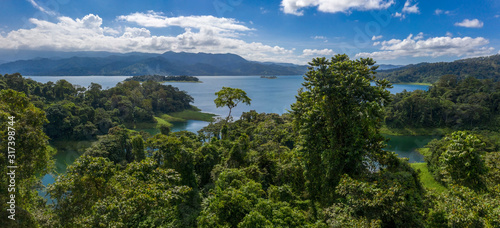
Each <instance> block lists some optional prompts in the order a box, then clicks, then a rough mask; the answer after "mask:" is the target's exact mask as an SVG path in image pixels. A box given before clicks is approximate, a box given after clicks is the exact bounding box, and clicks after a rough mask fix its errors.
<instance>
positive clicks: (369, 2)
mask: <svg viewBox="0 0 500 228" xmlns="http://www.w3.org/2000/svg"><path fill="white" fill-rule="evenodd" d="M392 4H394V0H282V1H281V10H282V11H283V12H284V13H286V14H293V15H297V16H302V15H304V11H303V10H301V9H303V8H308V7H317V8H318V11H320V12H324V13H338V12H349V11H352V10H361V11H365V10H379V9H387V8H389V6H391V5H392Z"/></svg>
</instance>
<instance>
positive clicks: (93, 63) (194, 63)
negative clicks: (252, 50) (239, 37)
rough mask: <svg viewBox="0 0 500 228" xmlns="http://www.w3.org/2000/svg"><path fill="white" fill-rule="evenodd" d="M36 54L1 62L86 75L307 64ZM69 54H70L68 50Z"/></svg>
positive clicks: (265, 71) (251, 71)
mask: <svg viewBox="0 0 500 228" xmlns="http://www.w3.org/2000/svg"><path fill="white" fill-rule="evenodd" d="M75 54H76V55H75V56H73V57H62V58H57V57H50V58H34V59H29V60H17V61H13V62H8V63H4V64H1V65H0V73H1V74H9V73H16V72H17V73H21V74H23V75H33V76H37V75H44V76H52V75H53V76H63V75H65V76H85V75H132V76H135V75H145V74H161V75H297V74H304V73H305V72H306V71H307V67H306V66H299V65H293V64H290V65H283V64H274V63H271V64H270V63H260V62H253V61H248V60H246V59H244V58H242V57H241V56H238V55H235V54H207V53H185V52H180V53H177V52H165V53H163V54H145V53H127V54H112V55H103V56H89V55H88V54H87V55H78V53H75ZM66 56H67V54H66Z"/></svg>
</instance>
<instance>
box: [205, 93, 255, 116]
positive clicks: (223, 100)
mask: <svg viewBox="0 0 500 228" xmlns="http://www.w3.org/2000/svg"><path fill="white" fill-rule="evenodd" d="M215 95H217V98H215V100H214V102H215V105H216V106H217V108H220V107H224V106H227V107H228V108H229V114H228V115H227V118H226V121H229V118H230V117H231V111H232V109H233V108H234V107H236V106H237V105H238V104H239V103H240V102H241V103H243V104H247V105H250V101H252V99H250V98H249V97H248V96H247V93H246V92H245V91H243V90H242V89H238V88H231V87H222V89H221V90H220V91H219V92H216V93H215Z"/></svg>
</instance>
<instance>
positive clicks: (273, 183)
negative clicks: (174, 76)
mask: <svg viewBox="0 0 500 228" xmlns="http://www.w3.org/2000/svg"><path fill="white" fill-rule="evenodd" d="M374 63H375V62H374V61H373V60H371V59H359V60H350V59H349V58H348V57H347V56H346V55H337V56H335V57H333V58H332V59H330V60H327V59H325V58H317V59H313V61H312V62H311V63H310V65H311V67H310V68H309V72H308V73H307V74H306V75H305V80H306V81H305V82H304V83H303V86H304V88H303V89H302V90H301V91H299V93H298V95H297V102H296V103H294V104H293V105H292V111H291V113H287V114H283V115H278V114H265V113H257V112H255V111H250V112H247V113H243V114H242V115H241V117H240V119H239V120H236V121H231V119H230V118H226V119H219V121H217V122H213V123H210V124H209V125H208V126H206V127H205V128H203V129H202V130H200V131H199V132H198V134H195V133H192V132H187V131H182V132H170V131H169V129H168V128H162V131H161V133H160V134H157V135H154V136H148V135H146V134H141V133H139V132H133V131H132V132H131V131H128V130H126V129H124V128H123V127H122V126H113V127H111V128H110V129H109V131H108V134H106V135H103V136H100V137H98V138H99V139H98V141H96V142H95V143H94V144H93V145H92V146H91V147H90V148H88V149H87V150H86V152H85V154H84V155H83V156H81V157H80V158H78V159H77V161H76V162H75V163H74V164H73V165H71V166H69V167H68V171H67V173H66V174H64V175H61V176H59V177H58V179H57V181H56V182H55V183H54V184H52V185H50V186H49V187H48V193H49V194H50V197H51V198H52V199H54V200H55V201H54V202H53V204H49V205H46V204H45V202H44V200H43V199H42V198H41V197H39V196H37V195H36V192H35V190H36V182H37V178H36V174H37V173H40V174H44V173H46V172H47V171H49V167H50V166H47V165H48V164H49V163H50V160H49V159H48V158H49V157H50V155H51V154H52V152H51V150H50V149H48V147H47V137H46V136H45V133H43V132H41V130H42V125H43V122H44V121H45V119H44V116H43V112H42V111H41V110H40V109H39V108H37V107H35V106H34V105H33V104H32V103H36V102H39V101H38V100H33V99H31V101H30V99H28V98H27V97H26V96H25V95H24V94H23V93H21V92H16V91H13V90H10V89H6V90H3V91H2V92H1V93H0V104H2V106H1V111H2V112H0V118H5V117H6V116H8V115H9V113H13V112H14V113H19V114H17V115H19V116H18V117H19V118H23V119H27V118H24V116H23V115H35V118H34V119H37V120H38V121H35V122H31V121H26V122H21V123H19V124H20V125H21V126H26V127H30V128H34V129H37V130H38V133H37V135H38V136H39V137H38V138H33V137H26V139H20V140H27V141H23V142H31V143H37V144H28V145H33V146H34V147H30V146H28V147H26V151H21V152H20V154H25V153H29V154H30V155H31V156H33V157H34V159H36V161H37V162H36V163H33V162H32V160H31V161H30V160H28V161H24V160H22V162H26V164H24V165H25V166H28V165H29V164H38V165H36V167H38V169H33V171H34V172H31V173H26V174H25V175H27V176H26V178H27V179H25V178H24V177H23V178H22V179H20V185H21V186H22V189H23V190H24V191H25V192H27V193H30V194H28V195H30V196H31V198H30V197H27V196H26V197H24V198H21V201H20V203H19V204H18V206H19V208H22V210H21V209H19V211H22V213H21V212H20V213H19V214H18V215H17V216H18V217H16V219H17V220H16V222H13V221H11V220H8V219H7V217H6V216H2V217H1V218H0V219H1V222H2V224H7V225H9V226H12V227H14V226H15V225H17V226H28V227H30V226H31V227H33V226H40V227H499V226H500V218H499V217H498V214H499V212H500V178H499V176H500V175H499V173H500V171H499V170H500V168H499V167H498V164H499V160H498V159H499V156H498V155H499V153H498V151H499V149H500V145H499V143H498V140H497V139H498V138H495V137H498V133H496V132H488V135H487V134H486V133H484V134H483V133H481V134H480V135H478V134H476V133H471V132H462V131H457V132H454V133H452V134H450V135H449V136H447V137H445V138H444V139H442V140H440V141H433V142H432V143H431V144H430V145H429V146H428V148H427V151H428V154H427V155H426V159H427V161H428V162H429V169H430V171H431V173H432V174H433V175H434V176H435V177H436V179H437V180H438V181H439V182H440V183H441V184H442V185H443V186H445V187H446V188H445V190H444V191H443V192H434V191H432V190H429V189H427V188H426V187H425V186H423V185H422V183H421V181H420V177H419V173H418V172H417V171H415V170H414V169H413V168H411V166H410V165H409V164H408V162H407V161H406V160H405V159H400V158H398V157H397V156H396V155H395V154H394V153H392V152H388V151H385V150H383V147H384V142H385V138H384V137H382V136H381V134H380V128H381V126H382V123H383V121H384V114H385V112H384V109H386V108H390V107H391V106H389V104H390V102H391V100H392V99H393V97H392V96H390V94H389V92H388V91H387V90H386V88H390V87H391V85H390V84H389V83H388V81H386V80H375V77H374V74H375V70H376V67H374V66H373V65H374ZM372 80H375V85H373V86H372V85H371V84H370V82H371V81H372ZM458 83H460V82H458ZM123 84H126V83H123ZM9 85H10V84H9ZM332 85H334V86H332ZM119 87H120V86H118V87H117V88H119ZM230 89H232V88H230ZM230 89H227V88H226V90H222V91H225V92H223V93H219V94H218V98H223V97H224V96H225V95H228V94H239V91H236V90H234V89H232V90H230ZM416 93H421V92H416ZM240 95H241V94H240ZM244 95H245V96H241V97H240V98H244V99H245V100H246V98H248V97H246V94H244ZM459 95H460V94H459ZM394 99H395V100H396V102H398V100H397V99H398V98H394ZM14 101H15V102H14ZM221 101H224V102H221ZM233 101H234V100H233ZM19 102H24V103H23V104H22V105H11V104H17V103H19ZM216 102H217V101H216ZM248 102H250V100H249V98H248ZM219 103H220V106H225V105H228V104H231V102H229V100H228V99H225V100H222V99H219ZM26 117H27V116H26ZM1 123H2V129H1V132H0V133H2V140H3V141H0V142H1V143H2V144H1V146H5V143H4V142H5V141H4V140H5V131H4V129H6V128H5V126H4V125H5V124H6V123H5V121H3V119H2V122H1ZM464 126H465V125H464ZM485 135H487V136H485ZM29 140H31V141H29ZM34 148H38V149H36V150H35V149H34ZM2 149H3V148H2ZM5 153H6V152H5V150H2V155H4V157H5ZM4 157H0V158H2V160H0V162H2V166H1V167H5V164H6V160H5V159H4ZM23 159H24V158H23ZM4 171H6V170H4ZM2 178H5V177H2ZM25 180H31V181H30V182H28V181H25ZM4 181H5V180H4ZM3 183H7V182H2V184H3ZM3 187H6V186H2V188H3ZM1 191H5V190H4V189H2V190H1ZM2 197H4V194H2ZM1 200H2V202H1V203H2V204H3V205H2V206H4V207H6V205H5V202H7V198H5V197H4V198H2V199H1ZM2 213H6V212H5V211H4V212H2ZM24 221H28V222H29V223H28V222H24Z"/></svg>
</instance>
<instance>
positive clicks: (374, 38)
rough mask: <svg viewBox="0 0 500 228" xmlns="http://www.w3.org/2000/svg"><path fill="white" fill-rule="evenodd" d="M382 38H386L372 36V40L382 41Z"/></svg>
mask: <svg viewBox="0 0 500 228" xmlns="http://www.w3.org/2000/svg"><path fill="white" fill-rule="evenodd" d="M382 37H384V36H382V35H380V36H372V40H380V39H382Z"/></svg>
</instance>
